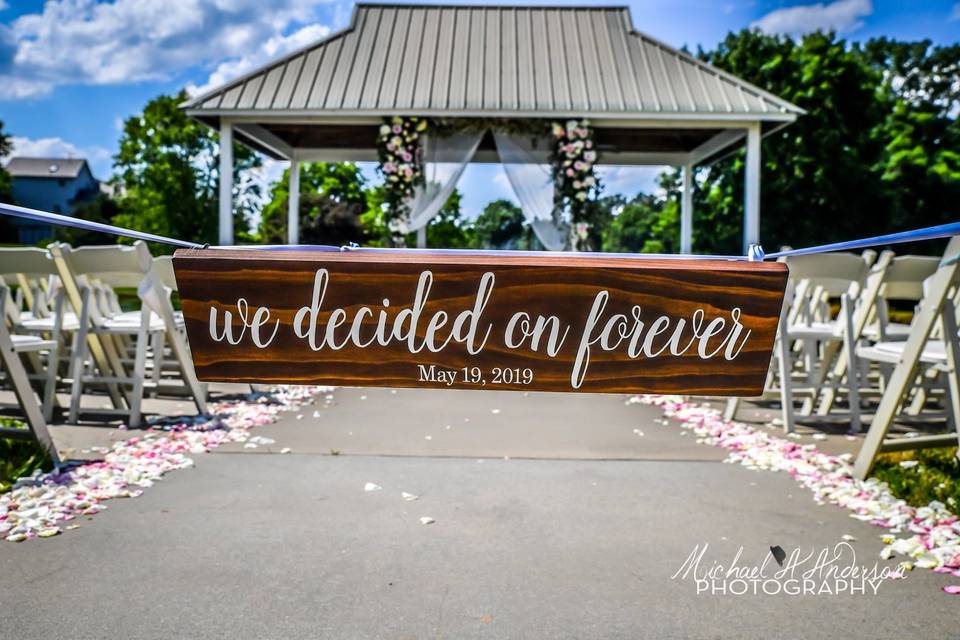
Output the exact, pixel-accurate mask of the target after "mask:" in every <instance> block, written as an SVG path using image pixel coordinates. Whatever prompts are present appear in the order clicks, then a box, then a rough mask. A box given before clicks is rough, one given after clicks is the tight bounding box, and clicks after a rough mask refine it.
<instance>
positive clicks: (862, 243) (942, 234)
mask: <svg viewBox="0 0 960 640" xmlns="http://www.w3.org/2000/svg"><path fill="white" fill-rule="evenodd" d="M956 235H960V222H951V223H949V224H941V225H939V226H936V227H926V228H924V229H914V230H913V231H901V232H900V233H890V234H887V235H885V236H874V237H873V238H863V239H862V240H848V241H847V242H834V243H833V244H822V245H820V246H817V247H807V248H806V249H790V250H789V251H779V252H777V253H768V254H767V258H773V259H776V258H785V257H788V256H806V255H810V254H812V253H829V252H831V251H848V250H850V249H864V248H866V247H877V246H881V245H885V244H898V243H901V242H915V241H917V240H935V239H937V238H949V237H950V236H956Z"/></svg>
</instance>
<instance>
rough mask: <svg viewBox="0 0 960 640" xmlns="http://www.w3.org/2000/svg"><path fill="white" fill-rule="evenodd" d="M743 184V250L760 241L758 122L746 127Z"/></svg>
mask: <svg viewBox="0 0 960 640" xmlns="http://www.w3.org/2000/svg"><path fill="white" fill-rule="evenodd" d="M746 169H747V170H746V171H745V172H744V185H743V252H744V254H746V252H747V249H748V248H749V247H750V245H751V244H757V243H759V242H760V123H756V124H751V125H750V127H749V128H748V129H747V167H746Z"/></svg>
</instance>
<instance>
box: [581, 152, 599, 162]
mask: <svg viewBox="0 0 960 640" xmlns="http://www.w3.org/2000/svg"><path fill="white" fill-rule="evenodd" d="M583 159H584V160H586V161H587V162H593V161H594V160H596V159H597V152H596V151H587V152H586V153H584V154H583Z"/></svg>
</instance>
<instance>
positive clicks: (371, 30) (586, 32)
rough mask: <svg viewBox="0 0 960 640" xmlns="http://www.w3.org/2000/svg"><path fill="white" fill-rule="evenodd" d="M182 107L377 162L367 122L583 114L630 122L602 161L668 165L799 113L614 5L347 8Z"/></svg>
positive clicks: (248, 133) (259, 137)
mask: <svg viewBox="0 0 960 640" xmlns="http://www.w3.org/2000/svg"><path fill="white" fill-rule="evenodd" d="M184 107H185V109H186V111H187V113H188V114H189V115H191V116H193V117H196V118H198V119H200V120H202V121H204V122H206V123H208V124H210V125H211V126H217V125H218V123H219V121H220V120H221V119H222V118H229V119H232V120H235V121H237V122H247V123H248V126H246V127H238V129H237V134H238V137H239V138H240V139H241V140H243V141H244V142H246V143H248V144H250V145H251V146H254V147H256V148H258V149H260V150H261V151H264V152H266V153H268V154H270V155H272V156H274V157H278V158H283V157H290V151H291V150H292V149H297V148H313V149H328V150H335V149H342V150H343V151H344V152H345V154H344V155H343V157H340V158H339V159H342V160H372V159H375V155H374V153H373V149H372V144H373V139H374V138H373V136H374V135H375V134H373V133H372V129H371V128H370V127H369V125H371V124H374V123H375V122H378V121H379V118H382V117H383V116H392V115H421V116H434V117H468V118H469V117H474V118H547V119H563V118H568V117H577V116H589V117H590V118H591V120H592V121H593V122H594V125H595V126H596V127H598V128H600V129H602V128H611V127H612V128H630V129H634V131H633V132H632V133H630V132H623V131H617V132H614V131H610V132H608V133H609V134H610V135H609V136H608V137H610V138H611V140H617V141H619V144H618V145H611V144H605V141H604V139H603V138H604V135H603V131H600V133H599V136H600V139H599V140H598V147H599V148H600V149H601V151H606V152H611V151H613V152H615V153H614V155H613V156H607V161H610V162H617V161H619V162H623V163H625V164H670V163H676V161H678V160H679V159H680V158H679V156H677V155H676V154H678V153H681V154H682V153H686V152H690V151H693V150H695V149H697V148H698V147H700V146H701V145H703V144H704V143H705V142H707V141H709V140H711V139H714V138H716V137H717V135H718V134H721V133H723V131H722V129H723V127H724V126H725V125H736V124H738V123H743V122H759V123H761V125H762V126H763V129H764V130H765V131H769V130H771V129H773V128H775V127H778V126H782V125H783V124H786V123H789V122H792V121H793V120H794V119H796V117H797V115H798V114H801V113H803V110H802V109H800V108H799V107H796V106H795V105H793V104H791V103H789V102H787V101H785V100H782V99H780V98H778V97H777V96H774V95H772V94H770V93H768V92H766V91H764V90H762V89H760V88H758V87H756V86H754V85H752V84H750V83H749V82H746V81H744V80H741V79H739V78H737V77H735V76H732V75H730V74H728V73H726V72H724V71H721V70H719V69H717V68H715V67H713V66H711V65H709V64H707V63H705V62H702V61H700V60H697V59H696V58H694V57H692V56H690V55H689V54H687V53H684V52H682V51H679V50H677V49H674V48H672V47H670V46H667V45H665V44H663V43H661V42H659V41H657V40H655V39H653V38H651V37H649V36H647V35H644V34H642V33H639V32H637V31H635V30H634V29H633V25H632V21H631V17H630V11H629V9H627V8H626V7H537V6H451V5H400V4H358V5H357V6H356V7H355V9H354V12H353V17H352V20H351V23H350V26H349V27H347V28H346V29H344V30H343V31H340V32H338V33H336V34H334V35H332V36H330V37H329V38H327V39H325V40H322V41H320V42H317V43H315V44H312V45H310V46H308V47H306V48H303V49H301V50H299V51H296V52H294V53H292V54H290V55H288V56H286V57H284V58H281V59H279V60H276V61H274V62H271V63H269V64H267V65H265V66H263V67H261V68H259V69H256V70H254V71H252V72H251V73H248V74H246V75H245V76H242V77H240V78H238V79H236V80H234V81H232V82H229V83H227V84H225V85H223V86H221V87H218V88H217V89H214V90H212V91H210V92H207V93H205V94H203V95H200V96H196V97H195V98H193V99H191V100H190V101H189V102H187V103H186V104H185V105H184ZM642 123H648V124H646V127H644V124H642ZM673 124H675V125H676V126H671V125H673ZM305 125H314V126H312V127H307V126H305ZM316 125H327V130H326V131H325V132H323V131H317V129H316ZM363 125H368V126H363ZM638 125H639V127H638ZM698 126H700V127H701V128H700V129H699V130H698V129H697V128H696V127H698ZM637 128H641V129H642V128H647V129H648V131H646V132H645V133H641V132H638V131H636V129H637ZM649 129H657V130H658V131H655V132H654V131H650V130H649ZM668 131H669V133H668ZM738 134H742V131H739V132H735V133H734V134H733V135H729V134H728V135H725V136H722V137H721V138H717V139H715V140H714V143H713V144H712V145H710V146H709V147H707V148H705V149H704V151H709V152H710V153H708V154H705V155H704V154H701V155H702V156H703V157H698V158H695V159H694V161H704V160H708V159H709V158H710V157H711V156H715V155H717V154H718V153H720V152H723V151H724V150H725V149H727V148H729V147H731V146H733V145H735V144H737V143H738V142H739V141H740V138H742V137H743V136H742V135H738ZM604 146H606V147H608V148H607V149H604ZM613 146H616V147H617V148H615V149H614V148H612V147H613ZM617 152H619V153H617ZM631 152H632V154H631ZM637 152H641V153H639V154H638V153H637ZM671 154H673V155H671ZM307 155H308V156H309V155H310V154H307ZM330 156H331V153H326V154H323V153H320V154H317V153H314V154H313V157H316V158H318V159H319V158H321V157H322V159H331V158H330ZM617 156H619V157H617ZM483 159H484V158H483V154H482V153H481V154H480V157H478V160H480V161H482V160H483Z"/></svg>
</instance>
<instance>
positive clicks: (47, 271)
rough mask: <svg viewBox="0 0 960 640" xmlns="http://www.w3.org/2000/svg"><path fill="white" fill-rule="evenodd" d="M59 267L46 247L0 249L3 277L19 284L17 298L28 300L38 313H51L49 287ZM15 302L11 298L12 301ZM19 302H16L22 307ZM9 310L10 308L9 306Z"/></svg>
mask: <svg viewBox="0 0 960 640" xmlns="http://www.w3.org/2000/svg"><path fill="white" fill-rule="evenodd" d="M56 275H57V267H56V265H55V264H54V263H53V260H52V259H51V258H50V254H49V253H48V252H47V250H46V249H40V248H39V247H4V248H0V280H2V281H3V282H4V283H5V284H8V285H12V284H14V283H15V284H16V285H17V286H18V287H19V290H18V294H17V295H18V299H20V298H21V297H22V300H23V301H25V302H26V304H27V308H28V309H30V310H31V311H33V312H34V313H35V314H45V313H47V312H49V310H50V309H49V300H48V297H47V296H48V291H47V289H48V287H49V284H50V283H49V278H50V276H56ZM11 302H12V300H11ZM19 305H20V303H19V302H18V303H17V304H16V306H17V308H19ZM7 310H8V311H10V308H8V309H7Z"/></svg>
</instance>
